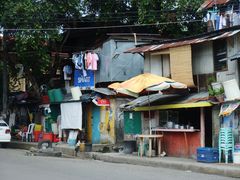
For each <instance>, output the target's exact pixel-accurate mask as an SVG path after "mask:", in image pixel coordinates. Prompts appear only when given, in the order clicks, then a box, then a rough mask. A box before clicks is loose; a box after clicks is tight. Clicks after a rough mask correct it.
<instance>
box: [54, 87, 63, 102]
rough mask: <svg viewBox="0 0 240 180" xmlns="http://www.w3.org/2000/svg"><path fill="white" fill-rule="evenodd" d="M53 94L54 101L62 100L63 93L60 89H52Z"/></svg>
mask: <svg viewBox="0 0 240 180" xmlns="http://www.w3.org/2000/svg"><path fill="white" fill-rule="evenodd" d="M53 95H54V100H55V102H61V101H63V93H62V90H61V89H54V91H53Z"/></svg>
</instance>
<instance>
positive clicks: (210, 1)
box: [198, 0, 230, 11]
mask: <svg viewBox="0 0 240 180" xmlns="http://www.w3.org/2000/svg"><path fill="white" fill-rule="evenodd" d="M229 1H230V0H206V1H205V2H204V3H203V4H202V5H201V6H200V8H199V9H198V11H200V10H202V9H209V8H211V7H213V6H214V5H221V4H226V3H228V2H229Z"/></svg>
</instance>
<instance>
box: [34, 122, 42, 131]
mask: <svg viewBox="0 0 240 180" xmlns="http://www.w3.org/2000/svg"><path fill="white" fill-rule="evenodd" d="M34 131H42V125H41V124H35V126H34Z"/></svg>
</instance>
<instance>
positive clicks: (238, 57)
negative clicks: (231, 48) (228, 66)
mask: <svg viewBox="0 0 240 180" xmlns="http://www.w3.org/2000/svg"><path fill="white" fill-rule="evenodd" d="M228 59H230V60H231V61H235V60H239V59H240V52H237V53H236V54H234V55H233V56H230V57H228Z"/></svg>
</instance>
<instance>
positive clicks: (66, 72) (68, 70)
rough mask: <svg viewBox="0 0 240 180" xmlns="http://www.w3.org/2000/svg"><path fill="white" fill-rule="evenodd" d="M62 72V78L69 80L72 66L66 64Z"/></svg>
mask: <svg viewBox="0 0 240 180" xmlns="http://www.w3.org/2000/svg"><path fill="white" fill-rule="evenodd" d="M63 72H64V80H71V79H72V78H71V74H72V67H71V66H69V65H66V66H64V67H63Z"/></svg>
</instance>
